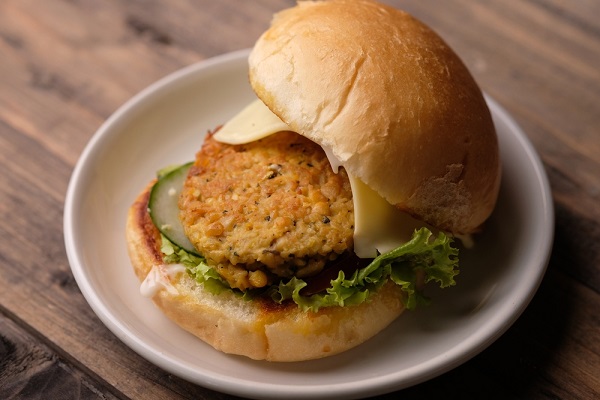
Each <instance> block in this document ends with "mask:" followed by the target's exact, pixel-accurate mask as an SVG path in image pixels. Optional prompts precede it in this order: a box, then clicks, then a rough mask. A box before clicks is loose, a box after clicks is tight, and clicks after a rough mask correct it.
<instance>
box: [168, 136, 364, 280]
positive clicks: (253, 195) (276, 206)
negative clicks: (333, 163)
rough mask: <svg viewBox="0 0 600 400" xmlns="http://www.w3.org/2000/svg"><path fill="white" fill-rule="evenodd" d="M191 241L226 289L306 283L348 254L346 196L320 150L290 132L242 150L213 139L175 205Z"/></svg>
mask: <svg viewBox="0 0 600 400" xmlns="http://www.w3.org/2000/svg"><path fill="white" fill-rule="evenodd" d="M179 207H180V219H181V221H182V223H183V227H184V230H185V233H186V235H187V237H188V238H189V240H190V242H191V243H192V244H193V245H194V246H195V248H196V249H197V250H198V251H199V253H200V254H203V255H204V256H205V258H206V262H207V264H208V265H209V266H210V267H212V268H214V269H215V270H216V271H217V272H218V273H219V274H220V275H221V276H222V277H223V278H224V279H225V280H226V281H227V282H228V284H229V285H230V286H231V287H232V288H237V289H240V290H246V289H254V288H261V287H265V286H267V285H271V284H273V283H274V282H277V281H279V280H281V279H282V278H288V279H289V278H292V277H294V276H296V277H298V278H307V277H310V276H314V275H317V274H318V273H320V272H321V271H322V270H323V268H324V267H325V265H326V264H327V263H328V262H331V261H333V260H335V259H336V258H338V257H339V256H340V255H341V254H343V253H344V252H352V250H353V233H354V209H353V200H352V189H351V186H350V182H349V180H348V176H347V175H346V173H345V171H344V169H343V168H341V169H340V170H339V172H338V173H335V172H334V171H333V170H332V169H331V167H330V164H329V161H328V159H327V156H326V155H325V152H324V151H323V149H322V148H321V147H320V146H318V145H317V144H315V143H314V142H312V141H310V140H308V139H306V138H304V137H303V136H300V135H298V134H296V133H293V132H278V133H276V134H273V135H269V136H268V137H264V138H262V139H259V140H257V141H253V142H250V143H246V144H239V145H230V144H224V143H220V142H218V141H216V140H215V139H214V137H213V135H212V134H209V135H208V137H207V138H206V140H205V142H204V145H203V146H202V149H201V150H200V151H199V152H198V154H197V156H196V161H195V163H194V165H193V166H192V167H191V168H190V171H189V173H188V178H187V180H186V182H185V184H184V187H183V190H182V192H181V195H180V198H179Z"/></svg>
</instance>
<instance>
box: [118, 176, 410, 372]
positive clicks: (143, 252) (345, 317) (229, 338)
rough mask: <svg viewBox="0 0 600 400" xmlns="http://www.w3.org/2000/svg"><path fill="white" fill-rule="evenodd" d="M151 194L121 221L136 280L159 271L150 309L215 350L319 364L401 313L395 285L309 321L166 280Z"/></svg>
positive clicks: (289, 311)
mask: <svg viewBox="0 0 600 400" xmlns="http://www.w3.org/2000/svg"><path fill="white" fill-rule="evenodd" d="M150 188H151V186H149V187H147V188H146V189H145V190H144V191H143V192H142V193H141V194H140V195H139V197H138V198H137V199H136V201H135V203H134V204H133V205H132V206H131V208H130V210H129V213H128V217H127V226H126V238H127V245H128V250H129V256H130V259H131V262H132V265H133V268H134V271H135V274H136V275H137V277H138V278H139V280H140V282H142V281H144V279H145V278H146V276H147V275H148V273H150V271H151V270H152V268H159V272H160V274H161V276H162V280H163V282H162V283H163V284H164V285H165V288H162V289H160V290H158V291H157V292H156V293H155V294H154V296H153V297H152V300H153V301H154V303H155V304H156V306H157V307H158V308H159V309H160V310H162V312H163V313H164V314H165V315H166V316H167V317H169V318H170V319H171V320H172V321H174V322H175V323H177V324H178V325H179V326H181V327H182V328H183V329H185V330H187V331H189V332H191V333H192V334H194V335H195V336H197V337H199V338H200V339H202V340H203V341H205V342H206V343H208V344H209V345H211V346H213V347H214V348H215V349H217V350H220V351H222V352H225V353H230V354H237V355H242V356H247V357H250V358H252V359H256V360H268V361H288V362H289V361H303V360H310V359H316V358H322V357H326V356H330V355H334V354H337V353H340V352H342V351H345V350H348V349H350V348H352V347H355V346H357V345H359V344H361V343H363V342H365V341H366V340H367V339H369V338H371V337H372V336H374V335H375V334H377V333H378V332H380V331H381V330H383V329H384V328H385V327H386V326H388V325H389V324H390V323H391V322H392V321H393V320H394V319H396V317H397V316H398V315H400V314H401V313H402V311H403V310H404V306H403V303H402V298H403V295H402V292H401V290H400V288H399V287H398V286H397V285H395V284H393V283H388V284H386V285H385V286H384V287H383V288H382V289H381V290H380V291H379V292H378V293H376V294H374V295H372V297H371V298H370V301H368V302H366V303H363V304H361V305H359V306H353V307H330V308H324V309H321V310H319V312H317V313H314V312H304V311H302V310H301V309H299V308H298V307H297V306H296V305H295V304H284V305H279V304H276V303H274V302H273V301H270V300H269V301H267V300H253V301H245V300H243V299H241V298H240V297H238V296H236V295H234V294H233V292H232V291H226V292H224V293H221V294H218V295H215V294H211V293H209V292H207V291H206V290H204V287H203V286H202V285H200V284H197V283H196V282H195V281H194V280H193V279H191V278H190V277H189V276H188V275H187V274H186V273H185V272H181V273H178V274H176V275H173V276H169V275H168V273H167V272H168V271H167V270H168V267H167V266H165V265H164V264H163V262H162V255H161V252H160V245H161V237H160V234H159V233H158V230H157V229H156V227H155V226H154V225H153V224H152V221H151V219H150V216H149V215H148V211H147V209H148V197H149V190H150ZM166 287H169V288H170V290H167V288H166Z"/></svg>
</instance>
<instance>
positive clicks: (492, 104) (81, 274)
mask: <svg viewBox="0 0 600 400" xmlns="http://www.w3.org/2000/svg"><path fill="white" fill-rule="evenodd" d="M249 52H250V49H243V50H238V51H234V52H230V53H225V54H222V55H219V56H216V57H212V58H209V59H206V60H202V61H199V62H196V63H194V64H191V65H188V66H186V67H183V68H181V69H179V70H177V71H174V72H172V73H170V74H168V75H166V76H165V77H163V78H161V79H159V80H157V81H156V82H154V83H152V84H150V85H149V86H147V87H146V88H145V89H143V90H141V91H140V92H139V93H137V94H136V95H134V96H133V97H131V98H130V99H129V100H128V101H126V102H125V103H124V104H123V105H121V106H120V107H119V108H118V109H117V110H116V111H115V112H114V113H112V114H111V115H110V117H109V118H107V119H106V121H105V122H104V123H103V124H101V126H100V127H99V128H98V130H97V131H96V132H95V133H94V135H93V136H92V137H91V139H90V140H89V142H88V143H87V145H86V146H85V148H84V150H83V151H82V153H81V155H80V157H79V159H78V161H77V163H76V165H75V168H74V169H73V172H72V175H71V178H70V180H69V184H68V188H67V193H66V196H65V205H64V217H63V232H64V242H65V248H66V251H67V258H68V261H69V265H70V268H71V271H72V273H73V275H74V278H75V280H76V282H77V284H78V286H79V288H80V290H81V292H82V294H83V295H84V297H85V299H86V301H87V302H88V304H89V305H90V307H91V308H92V310H93V311H94V313H95V314H96V315H97V316H98V318H99V319H100V320H101V321H102V322H103V324H104V325H105V326H106V327H107V328H108V329H109V330H110V331H111V332H112V333H113V334H114V335H115V336H117V337H118V338H119V339H120V340H121V341H122V342H123V343H125V344H126V345H127V346H128V347H129V348H130V349H132V350H134V351H135V352H136V353H137V354H138V355H140V356H142V357H143V358H145V359H147V360H148V361H150V362H152V363H153V364H154V365H156V366H158V367H159V368H161V369H163V370H165V371H169V372H172V373H174V374H175V375H178V376H180V377H182V378H184V379H186V380H188V381H190V382H193V383H196V384H199V385H201V386H203V387H205V388H208V389H212V390H216V391H219V392H224V393H230V394H233V395H241V396H249V397H261V396H263V397H264V396H265V395H267V396H268V397H272V398H277V397H280V396H290V395H291V396H300V397H302V398H310V397H312V396H315V395H318V396H321V397H323V396H325V397H337V396H363V395H374V394H382V393H386V392H389V391H390V390H396V389H400V388H405V387H409V386H412V385H414V384H418V383H421V382H424V381H426V380H429V379H432V378H434V377H436V376H439V375H441V374H443V373H445V372H447V371H449V370H451V369H453V368H455V367H457V366H459V365H461V364H463V363H464V362H466V361H468V360H469V359H471V358H472V357H474V356H475V355H477V354H478V353H480V352H481V351H483V350H484V349H485V348H487V347H488V346H489V345H490V344H491V343H493V342H494V341H495V340H497V338H498V337H500V336H501V335H502V334H504V333H505V332H506V330H508V329H509V328H510V327H511V326H512V325H513V323H514V322H515V321H516V320H517V319H518V318H519V317H520V315H521V314H522V313H523V311H524V310H525V309H526V308H527V306H528V305H529V303H530V301H531V299H532V298H533V297H534V295H535V293H536V291H537V289H538V287H539V285H540V284H541V282H542V279H543V276H544V274H545V271H546V269H547V265H548V262H549V259H550V255H551V249H552V242H553V237H554V223H555V221H554V207H553V202H552V194H551V190H550V185H549V181H548V177H547V175H546V172H545V170H544V167H543V164H542V161H541V159H540V157H539V155H538V153H537V152H536V151H535V148H534V146H533V144H532V143H531V142H530V140H529V139H528V138H527V136H526V134H525V133H524V131H523V130H522V129H521V128H520V126H519V125H518V124H517V122H516V121H515V120H514V119H513V117H512V116H511V115H510V114H509V113H508V112H507V111H506V110H505V109H504V108H503V107H502V106H501V105H500V104H499V103H498V102H496V100H494V99H493V98H491V97H490V96H489V95H487V94H486V95H485V99H486V101H487V103H488V106H489V108H490V112H491V113H492V115H495V116H496V118H499V119H501V120H502V121H503V123H504V124H506V125H507V126H509V127H510V130H511V132H513V134H514V136H515V138H516V139H518V141H519V146H520V147H521V148H522V149H523V150H525V152H526V153H527V155H528V158H529V160H530V161H531V165H532V166H533V167H534V169H535V176H536V177H537V178H538V180H537V181H536V184H538V185H539V186H540V188H541V197H542V199H543V200H544V202H545V204H543V205H541V206H540V207H541V208H542V209H543V210H544V221H546V222H547V227H549V228H550V229H546V230H545V233H546V236H545V238H544V240H542V243H543V245H544V249H543V250H542V252H543V254H544V255H545V257H544V259H543V260H540V262H539V266H538V268H536V271H538V272H537V275H536V279H534V280H533V281H532V282H531V284H530V290H528V291H527V293H526V294H525V297H524V298H523V299H521V301H520V302H519V307H517V308H516V309H515V310H513V312H512V314H511V318H510V319H508V320H506V319H504V320H500V321H497V322H496V324H495V325H496V329H493V334H489V335H487V337H485V338H484V340H481V341H480V342H479V343H478V344H477V345H472V344H471V345H467V344H465V343H464V342H463V343H461V345H462V347H466V350H465V349H462V350H458V349H456V348H454V349H452V350H453V351H449V352H448V354H446V356H448V357H447V358H448V359H449V360H450V361H447V362H446V363H442V364H441V365H438V364H439V363H435V362H434V360H437V359H438V358H439V357H434V358H432V359H430V360H428V363H433V364H436V365H437V368H431V369H429V370H428V372H427V373H423V372H421V373H419V374H416V375H415V374H413V377H412V379H407V380H404V381H403V385H401V386H398V382H396V380H394V379H390V375H393V374H388V375H384V376H382V377H375V378H371V379H369V380H362V381H359V382H356V383H354V384H352V383H335V384H332V385H325V384H323V385H318V386H305V385H277V384H271V383H269V384H265V383H262V382H261V383H260V384H259V388H258V389H257V387H256V386H255V384H253V383H252V382H250V381H248V380H245V379H237V378H235V377H233V376H223V377H222V378H221V379H219V378H218V377H217V378H215V377H214V376H212V377H207V376H205V375H202V376H198V375H197V374H193V373H192V372H191V371H189V370H188V369H186V368H185V367H184V366H183V365H181V363H176V362H173V361H172V360H166V364H165V358H164V357H163V356H162V354H161V353H160V351H157V350H156V349H154V348H153V347H152V346H149V345H147V344H146V343H144V341H143V340H140V339H139V337H137V336H136V335H135V333H133V332H131V331H129V330H128V328H127V327H126V326H125V324H123V323H122V321H115V318H114V317H113V316H112V313H111V311H110V310H109V308H108V307H107V305H106V304H104V303H103V301H102V299H101V298H100V296H99V295H98V293H97V292H96V291H95V288H94V286H93V284H92V282H91V281H90V279H89V277H88V276H87V274H86V271H85V267H84V265H83V262H82V260H81V259H80V255H79V252H78V249H77V248H76V243H75V237H74V230H75V229H76V227H75V224H76V221H75V211H76V206H77V205H78V202H79V204H80V203H81V196H82V195H81V193H78V192H77V190H78V188H77V183H78V182H79V180H80V179H81V177H82V175H83V174H84V173H86V167H88V165H87V163H88V160H89V159H90V155H91V153H92V152H93V151H94V149H95V148H96V146H97V145H98V143H99V142H100V141H101V140H102V139H105V136H106V135H110V129H111V128H112V127H113V125H114V124H115V123H117V122H118V121H120V120H121V119H122V118H124V117H126V116H127V115H128V113H131V112H132V111H134V110H135V109H136V108H137V107H141V106H142V105H143V102H144V101H145V100H144V99H147V98H148V97H151V95H152V94H154V93H156V92H157V91H160V90H164V89H165V87H168V86H170V85H172V84H173V83H174V82H177V81H178V80H180V79H184V78H185V77H186V76H188V75H189V74H199V73H201V72H202V71H203V70H206V69H209V68H212V67H215V66H216V67H218V66H220V65H222V64H223V63H231V62H241V59H246V58H247V56H248V54H249ZM116 131H117V130H115V132H116ZM457 347H461V346H457ZM436 365H434V366H436ZM423 368H424V367H423ZM399 372H400V371H399ZM399 372H398V373H399ZM396 374H397V373H396ZM225 380H226V381H225ZM225 383H226V384H227V386H225V385H224V384H225ZM366 383H368V384H366Z"/></svg>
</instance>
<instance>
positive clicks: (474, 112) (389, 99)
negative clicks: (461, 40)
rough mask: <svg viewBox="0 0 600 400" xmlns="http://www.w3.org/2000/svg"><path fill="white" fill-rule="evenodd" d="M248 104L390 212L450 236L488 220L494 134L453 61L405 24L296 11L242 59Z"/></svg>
mask: <svg viewBox="0 0 600 400" xmlns="http://www.w3.org/2000/svg"><path fill="white" fill-rule="evenodd" d="M249 65H250V72H249V76H250V82H251V84H252V87H253V89H254V91H255V92H256V94H257V95H258V97H259V98H260V99H261V100H262V101H263V102H264V103H265V104H266V105H267V106H268V107H269V108H270V109H271V110H272V111H273V112H274V113H275V114H277V115H278V116H279V117H280V118H281V119H282V120H283V121H284V122H286V123H287V124H288V125H289V126H290V127H291V128H292V129H293V130H295V131H297V132H298V133H300V134H302V135H304V136H306V137H308V138H309V139H311V140H313V141H315V142H317V143H319V144H320V145H322V146H323V147H325V148H329V149H331V151H332V152H333V154H334V155H335V156H336V157H337V158H338V159H339V160H340V161H341V162H342V164H343V165H344V167H345V168H346V170H347V171H348V172H349V173H351V174H353V175H354V176H356V177H358V178H360V179H361V180H362V181H363V182H365V183H366V184H367V185H368V186H370V187H371V188H372V189H374V190H375V191H376V192H378V193H379V194H380V195H381V196H382V197H384V198H385V199H387V200H388V201H389V202H390V203H392V204H395V205H396V206H397V207H398V208H400V209H402V210H404V211H406V212H408V213H409V214H412V215H413V216H415V217H417V218H419V219H422V220H424V221H426V222H428V223H429V224H431V225H433V226H435V227H437V228H440V229H443V230H446V231H449V232H452V233H463V234H464V233H471V232H474V231H476V230H478V229H479V227H480V226H481V224H482V223H483V222H484V221H485V220H486V219H487V218H488V216H489V215H490V214H491V212H492V210H493V208H494V206H495V202H496V198H497V195H498V189H499V184H500V164H499V154H498V143H497V138H496V133H495V130H494V126H493V123H492V119H491V116H490V112H489V110H488V108H487V105H486V103H485V100H484V98H483V96H482V93H481V91H480V89H479V88H478V86H477V84H476V83H475V81H474V80H473V78H472V76H471V75H470V73H469V71H468V70H467V68H466V67H465V65H464V64H463V63H462V62H461V60H460V59H459V58H458V56H457V55H456V54H455V53H454V52H453V51H452V50H451V49H450V48H449V47H448V45H447V44H446V43H445V42H444V41H443V40H442V39H440V37H439V36H438V35H437V34H435V33H434V32H433V31H432V30H431V29H429V28H428V27H427V26H425V25H424V24H422V23H421V22H419V21H417V20H416V19H414V18H413V17H411V16H410V15H408V14H407V13H405V12H403V11H400V10H397V9H394V8H392V7H389V6H385V5H381V4H379V3H376V2H373V1H369V0H332V1H300V2H298V5H297V6H296V7H293V8H290V9H287V10H284V11H282V12H280V13H278V14H276V15H275V17H274V18H273V21H272V24H271V27H270V29H269V30H267V31H266V32H265V33H264V34H263V35H262V36H261V37H260V38H259V40H258V41H257V43H256V45H255V47H254V49H253V51H252V52H251V54H250V58H249Z"/></svg>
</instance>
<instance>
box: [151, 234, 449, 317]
mask: <svg viewBox="0 0 600 400" xmlns="http://www.w3.org/2000/svg"><path fill="white" fill-rule="evenodd" d="M162 243H163V245H162V248H161V251H162V252H163V254H164V257H163V260H164V262H165V263H180V264H182V265H184V266H185V267H186V268H187V271H188V273H189V274H190V276H192V278H193V279H195V280H196V281H197V282H198V283H199V284H202V285H204V287H205V288H206V289H207V290H208V291H209V292H211V293H214V294H218V293H222V292H223V291H225V290H233V291H234V292H237V293H238V294H240V295H242V296H243V297H244V298H248V299H250V298H254V297H255V296H257V295H265V294H266V295H269V296H271V298H272V299H273V300H274V301H276V302H278V303H283V302H285V301H289V300H291V301H293V302H294V303H296V304H297V305H298V306H299V307H300V308H301V309H303V310H305V311H308V310H310V311H314V312H316V311H318V310H319V309H320V308H323V307H333V306H342V307H343V306H351V305H358V304H360V303H363V302H365V301H367V300H368V298H369V296H370V294H372V293H374V292H376V291H377V290H378V289H379V288H380V287H381V286H382V285H383V284H384V283H385V282H387V281H388V279H389V280H391V281H392V282H394V283H395V284H397V285H399V286H400V287H401V288H402V290H403V292H404V293H405V294H406V300H405V306H406V308H407V309H409V310H412V309H414V308H415V307H417V306H418V305H421V304H427V303H428V299H427V298H426V297H425V296H424V295H423V293H422V292H421V291H420V290H419V288H418V287H417V286H418V285H417V282H418V280H419V277H420V276H422V277H424V280H425V283H428V282H432V281H434V282H436V283H437V284H438V285H439V286H440V287H442V288H445V287H448V286H453V285H455V284H456V282H455V280H454V277H455V276H456V275H458V273H459V269H458V249H457V248H456V247H453V246H452V244H453V241H452V238H451V237H449V236H447V235H445V234H444V233H439V234H438V236H437V237H435V238H432V233H431V231H430V230H428V229H427V228H421V229H419V230H416V231H415V232H414V234H413V236H412V239H411V240H410V241H408V242H406V243H404V244H403V245H401V246H399V247H397V248H396V249H394V250H392V251H390V252H387V253H384V254H380V255H379V256H377V257H376V258H375V259H373V261H372V262H371V263H370V264H369V265H368V266H366V267H364V268H361V269H358V270H356V271H355V272H354V273H353V274H352V276H350V277H348V278H346V276H345V274H344V272H343V271H340V272H339V274H338V277H337V278H336V279H334V280H332V281H331V286H330V287H329V288H328V289H326V290H325V291H324V292H322V293H316V294H312V295H308V296H306V295H303V294H302V288H304V287H305V286H306V285H307V283H306V282H305V281H304V280H302V279H299V278H296V277H294V278H292V279H290V280H288V281H286V282H283V281H282V282H280V283H278V284H276V285H272V286H270V287H268V288H267V289H260V290H258V289H257V290H254V291H248V292H246V293H241V292H240V291H239V290H237V289H231V288H230V287H229V285H228V284H227V282H226V281H225V280H224V279H223V278H221V276H220V275H219V274H218V273H217V271H215V270H214V269H213V268H211V267H209V266H208V265H207V264H206V260H205V259H204V258H202V257H198V256H196V255H193V254H190V253H188V252H186V251H185V250H183V249H181V248H179V247H178V246H176V245H175V244H173V243H171V242H170V241H169V240H168V239H167V238H166V237H164V236H163V237H162Z"/></svg>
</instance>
